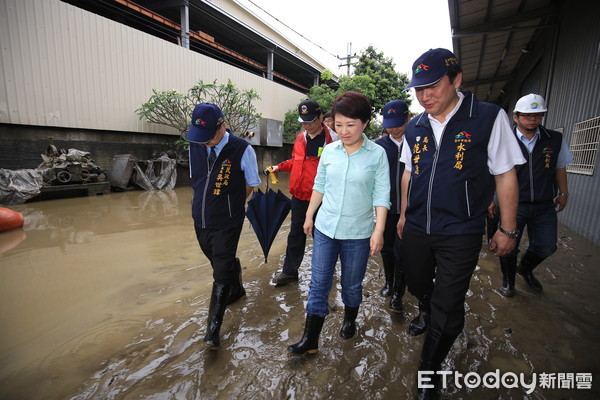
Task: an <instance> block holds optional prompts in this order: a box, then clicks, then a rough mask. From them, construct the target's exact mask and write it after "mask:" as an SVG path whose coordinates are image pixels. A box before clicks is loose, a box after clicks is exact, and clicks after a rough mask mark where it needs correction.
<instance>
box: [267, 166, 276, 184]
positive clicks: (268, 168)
mask: <svg viewBox="0 0 600 400" xmlns="http://www.w3.org/2000/svg"><path fill="white" fill-rule="evenodd" d="M266 169H267V171H269V176H270V177H271V183H272V184H275V183H277V182H279V180H277V172H274V171H273V167H267V168H266Z"/></svg>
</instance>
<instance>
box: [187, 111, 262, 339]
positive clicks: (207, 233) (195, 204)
mask: <svg viewBox="0 0 600 400" xmlns="http://www.w3.org/2000/svg"><path fill="white" fill-rule="evenodd" d="M187 140H188V141H189V142H190V176H191V178H192V188H193V189H194V198H193V200H192V217H193V218H194V228H195V230H196V237H197V238H198V243H200V248H201V249H202V251H203V252H204V254H205V255H206V258H208V260H209V261H210V265H211V266H212V270H213V279H214V282H213V288H212V294H211V297H210V307H209V311H208V324H207V325H208V326H207V329H206V336H205V337H204V343H205V344H206V346H207V347H209V348H210V349H211V350H216V349H217V348H218V347H219V342H220V340H219V330H220V329H221V324H222V323H223V314H224V313H225V308H226V307H227V306H228V305H229V304H231V303H233V302H234V301H236V300H239V299H241V298H242V297H244V296H245V295H246V291H245V290H244V287H243V285H242V267H241V265H240V260H239V259H238V258H237V257H236V252H237V246H238V242H239V240H240V234H241V232H242V225H243V223H244V217H245V204H246V198H247V197H248V196H249V195H250V193H252V188H253V187H255V186H258V185H260V177H259V175H258V167H257V163H256V154H255V153H254V149H253V148H252V146H250V145H249V144H248V142H246V141H245V140H244V139H240V138H238V137H237V136H235V135H234V134H233V133H232V132H231V131H229V130H228V129H227V125H226V123H225V120H224V116H223V113H222V112H221V110H220V109H219V107H218V106H216V105H215V104H211V103H201V104H198V105H197V106H196V107H195V108H194V112H193V113H192V124H191V126H190V128H189V130H188V133H187Z"/></svg>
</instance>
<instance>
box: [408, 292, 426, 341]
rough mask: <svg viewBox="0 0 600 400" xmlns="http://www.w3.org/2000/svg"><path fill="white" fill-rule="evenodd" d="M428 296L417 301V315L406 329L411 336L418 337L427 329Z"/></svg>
mask: <svg viewBox="0 0 600 400" xmlns="http://www.w3.org/2000/svg"><path fill="white" fill-rule="evenodd" d="M430 300H431V299H430V298H429V296H423V298H421V299H419V314H418V315H417V316H416V317H415V319H413V320H412V321H411V323H410V325H409V327H408V333H409V334H410V335H411V336H419V335H421V334H423V333H425V331H426V330H427V328H428V327H429V316H430V315H431V305H430Z"/></svg>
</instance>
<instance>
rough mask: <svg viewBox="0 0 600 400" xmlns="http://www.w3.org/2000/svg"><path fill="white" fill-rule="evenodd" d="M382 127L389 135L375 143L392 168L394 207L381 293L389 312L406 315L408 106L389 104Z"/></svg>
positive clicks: (386, 235) (390, 214) (387, 227)
mask: <svg viewBox="0 0 600 400" xmlns="http://www.w3.org/2000/svg"><path fill="white" fill-rule="evenodd" d="M381 114H382V116H383V122H382V126H383V129H385V130H386V132H387V135H385V136H383V137H381V138H379V139H377V140H376V141H375V143H377V144H378V145H380V146H381V147H383V148H384V149H385V152H386V154H387V158H388V162H389V164H390V188H391V190H390V201H391V206H390V209H389V211H388V214H387V218H386V220H385V230H384V232H383V248H382V249H381V259H382V261H383V270H384V273H385V285H384V286H383V288H382V289H381V290H380V293H381V294H382V295H384V296H391V298H390V303H389V310H390V311H391V312H394V313H401V312H402V296H403V295H404V290H405V288H406V282H405V280H404V273H403V272H402V269H401V268H400V238H399V237H398V233H397V230H396V225H397V224H398V219H399V218H400V204H401V196H400V183H401V179H402V174H403V173H404V164H403V163H402V162H401V161H400V152H401V150H402V144H403V138H402V137H403V136H404V132H405V131H406V126H407V125H408V121H410V112H409V111H408V105H407V104H406V103H405V102H403V101H402V100H392V101H389V102H388V103H387V104H386V105H385V106H383V108H382V109H381Z"/></svg>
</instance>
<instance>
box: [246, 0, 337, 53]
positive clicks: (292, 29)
mask: <svg viewBox="0 0 600 400" xmlns="http://www.w3.org/2000/svg"><path fill="white" fill-rule="evenodd" d="M248 2H249V3H251V4H252V5H253V6H254V7H256V8H258V9H259V10H261V11H262V12H264V13H265V14H267V15H268V16H269V17H271V18H273V19H274V20H275V21H277V22H279V23H280V24H281V25H283V26H285V27H286V28H288V29H289V30H290V31H292V32H294V33H295V34H296V35H298V36H300V37H301V38H303V39H304V40H306V41H307V42H309V43H311V44H313V45H314V46H317V47H318V48H320V49H321V50H323V51H324V52H326V53H327V54H329V55H331V56H332V57H336V58H339V57H338V56H337V55H335V54H333V53H331V52H330V51H329V50H327V49H324V48H323V47H321V46H320V45H318V44H316V43H315V42H313V41H312V40H310V39H309V38H307V37H306V36H304V35H303V34H301V33H300V32H298V31H296V30H295V29H294V28H292V27H290V26H289V25H287V24H286V23H285V22H283V21H282V20H280V19H279V18H277V17H276V16H274V15H273V14H271V13H269V12H268V11H267V10H265V9H264V8H262V7H261V6H259V5H258V4H256V3H255V2H253V1H252V0H248Z"/></svg>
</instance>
